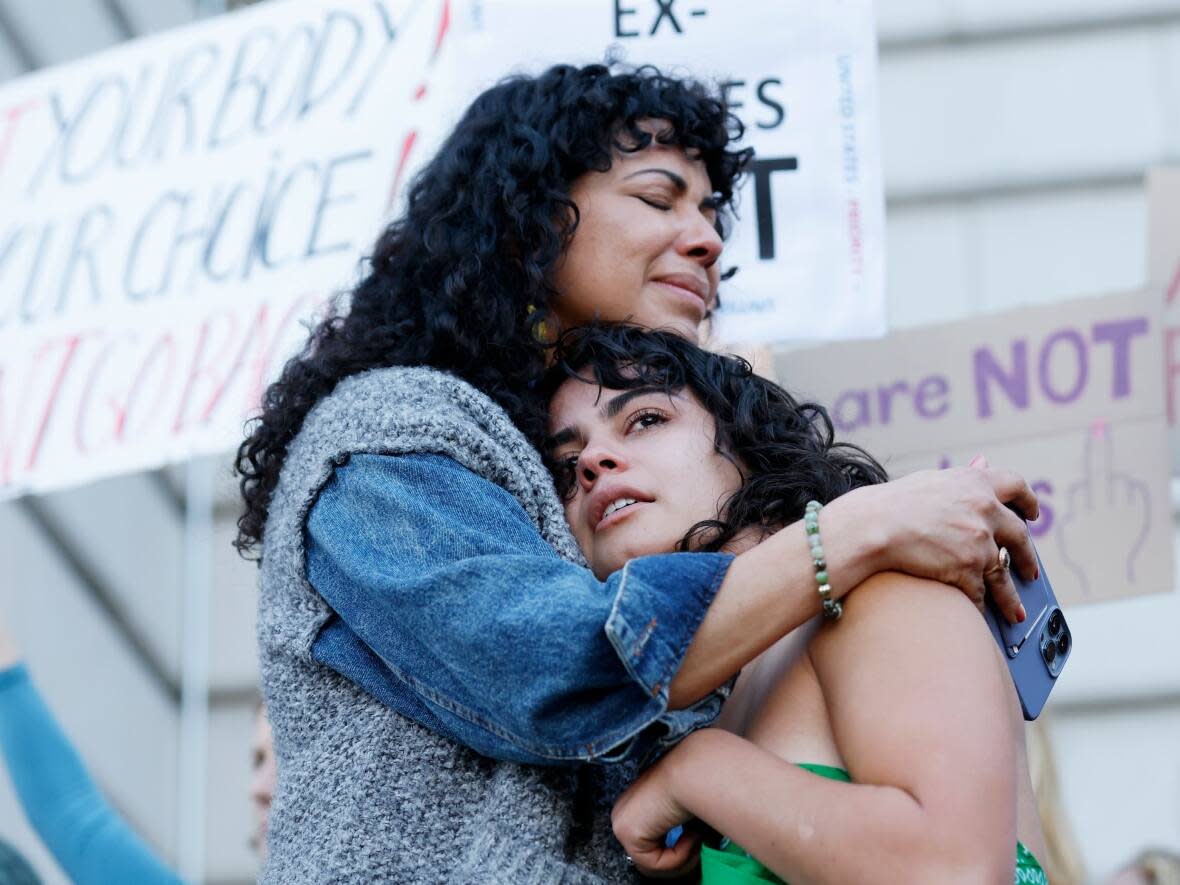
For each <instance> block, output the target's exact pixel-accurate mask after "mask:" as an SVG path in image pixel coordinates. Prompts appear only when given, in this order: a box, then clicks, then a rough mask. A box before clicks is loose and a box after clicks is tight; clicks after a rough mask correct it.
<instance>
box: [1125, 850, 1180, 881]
mask: <svg viewBox="0 0 1180 885" xmlns="http://www.w3.org/2000/svg"><path fill="white" fill-rule="evenodd" d="M1130 869H1132V870H1134V871H1135V872H1136V873H1138V874H1139V877H1140V881H1142V882H1145V883H1148V885H1180V855H1178V854H1176V853H1174V852H1172V851H1166V850H1164V849H1162V848H1148V849H1145V850H1144V851H1141V852H1140V853H1139V856H1138V857H1136V858H1135V860H1134V861H1132V862H1131V866H1130Z"/></svg>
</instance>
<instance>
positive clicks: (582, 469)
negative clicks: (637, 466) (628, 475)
mask: <svg viewBox="0 0 1180 885" xmlns="http://www.w3.org/2000/svg"><path fill="white" fill-rule="evenodd" d="M622 469H623V460H622V458H621V457H620V456H619V455H618V454H617V453H616V452H611V451H608V450H607V449H605V448H602V447H600V446H595V447H594V448H589V447H587V448H585V449H583V450H582V454H581V456H580V457H579V458H578V482H579V483H580V484H581V486H582V489H583V490H584V491H587V492H588V491H590V490H591V489H593V488H594V483H595V482H597V481H598V479H599V478H600V477H601V476H602V475H603V474H605V473H615V472H617V471H619V470H622Z"/></svg>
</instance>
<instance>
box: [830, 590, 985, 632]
mask: <svg viewBox="0 0 1180 885" xmlns="http://www.w3.org/2000/svg"><path fill="white" fill-rule="evenodd" d="M931 623H936V624H937V625H938V627H939V630H938V632H939V633H940V634H942V635H946V634H947V633H948V632H950V633H954V634H961V635H964V636H972V635H974V636H978V637H980V638H981V639H988V635H987V627H986V624H985V623H984V621H983V618H982V617H981V616H980V614H979V611H978V610H977V609H976V608H975V606H974V605H973V604H972V603H971V600H969V599H968V598H967V597H966V595H965V594H963V593H962V592H960V591H959V590H958V589H957V588H955V587H950V586H947V585H946V584H941V583H939V582H938V581H930V580H927V579H925V578H915V577H914V576H912V575H906V574H902V573H901V572H881V573H879V574H876V575H873V576H872V577H871V578H869V579H868V580H867V581H865V582H864V583H862V584H860V585H859V586H858V587H857V588H856V589H855V590H854V591H853V592H852V593H850V594H848V595H847V596H846V597H845V599H844V617H843V618H841V619H840V621H839V623H838V624H836V625H834V627H835V628H837V629H839V630H841V631H849V632H851V631H857V632H860V631H863V630H866V629H872V630H873V632H874V633H876V632H880V630H881V628H883V627H892V626H896V627H898V629H902V630H903V633H902V635H903V636H906V637H909V639H910V640H911V641H912V640H913V639H915V638H916V636H917V635H920V634H921V632H922V627H923V626H924V625H929V624H931ZM823 632H824V633H827V634H828V635H829V636H830V635H831V634H832V633H833V632H834V631H823ZM821 638H825V637H822V634H821ZM989 641H990V640H989ZM983 647H985V648H986V644H985V645H984V646H983Z"/></svg>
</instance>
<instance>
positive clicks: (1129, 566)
mask: <svg viewBox="0 0 1180 885" xmlns="http://www.w3.org/2000/svg"><path fill="white" fill-rule="evenodd" d="M1160 327H1161V319H1160V306H1159V303H1158V298H1157V297H1156V295H1155V294H1154V293H1153V292H1135V293H1126V294H1119V295H1110V296H1103V297H1097V298H1084V299H1078V300H1074V301H1068V302H1064V303H1060V304H1053V305H1047V306H1041V307H1033V308H1025V309H1020V310H1015V311H1010V312H1006V313H1002V314H994V315H989V316H979V317H974V318H972V319H970V320H966V321H962V322H956V323H949V324H945V325H938V326H930V327H927V328H920V329H914V330H908V331H905V332H899V333H896V334H891V335H889V336H888V337H887V338H885V339H882V340H879V341H866V342H848V343H843V344H834V345H829V346H825V347H821V348H813V349H810V350H800V351H795V352H792V353H786V354H780V355H779V357H778V360H777V364H776V367H777V372H778V378H779V381H780V383H782V384H783V385H784V386H786V387H787V388H788V389H790V390H792V391H795V392H797V393H799V394H801V395H805V396H808V397H811V398H813V399H815V400H817V401H818V402H820V403H822V404H824V405H825V406H827V407H828V408H829V409H830V411H831V415H832V418H833V421H834V422H835V424H836V428H837V432H838V433H839V435H840V436H841V437H843V438H847V439H849V440H851V441H853V442H857V443H859V444H861V445H863V446H864V447H865V448H867V449H868V450H869V451H870V452H872V453H873V454H874V455H876V456H877V457H878V458H879V459H881V460H882V461H883V462H884V463H885V466H886V468H887V469H888V470H889V472H890V475H891V476H900V475H904V474H905V473H908V472H910V471H912V470H917V469H921V468H936V467H945V466H951V465H965V464H967V463H968V462H969V461H970V460H971V458H972V457H974V456H975V455H977V454H984V455H986V456H987V457H988V458H989V459H990V461H991V462H992V463H993V464H995V465H997V466H1003V467H1006V468H1011V469H1013V470H1016V471H1019V472H1020V473H1021V474H1023V475H1024V477H1025V478H1026V479H1027V480H1028V481H1029V483H1030V484H1031V485H1032V487H1033V489H1034V491H1036V493H1037V495H1038V497H1039V499H1040V502H1041V517H1040V519H1039V520H1038V521H1037V522H1035V523H1033V524H1032V525H1031V527H1030V528H1031V530H1032V533H1033V537H1034V538H1035V540H1036V544H1037V547H1038V550H1039V551H1040V553H1041V557H1042V559H1043V561H1044V564H1045V568H1046V570H1047V572H1048V574H1049V575H1050V576H1051V580H1052V582H1053V586H1054V589H1055V590H1056V592H1057V596H1058V597H1059V598H1060V599H1061V600H1062V601H1063V602H1069V603H1075V604H1076V603H1084V602H1096V601H1099V600H1106V599H1113V598H1119V597H1124V596H1132V595H1142V594H1147V593H1157V592H1164V591H1168V590H1171V589H1172V518H1171V499H1170V493H1169V483H1168V454H1167V423H1166V416H1165V413H1164V399H1163V392H1162V383H1161V379H1162V377H1163V375H1162V353H1161V350H1162V348H1161V342H1162V337H1161V334H1160Z"/></svg>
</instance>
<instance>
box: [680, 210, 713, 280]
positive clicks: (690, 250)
mask: <svg viewBox="0 0 1180 885" xmlns="http://www.w3.org/2000/svg"><path fill="white" fill-rule="evenodd" d="M678 246H679V251H680V253H681V254H682V255H686V256H688V257H689V258H692V259H694V260H696V261H697V262H698V263H700V265H701V266H702V267H705V268H709V267H712V266H713V265H714V264H716V263H717V259H718V258H720V257H721V250H722V249H723V248H724V243H723V242H722V240H721V234H720V233H719V232H718V230H717V226H716V224H715V223H713V222H711V221H710V220H709V219H708V218H706V217H705V216H704V215H701V214H699V213H694V217H693V219H692V221H691V222H690V223H689V224H688V226H687V227H686V229H685V231H684V232H683V233H682V234H681V237H680V242H679V244H678Z"/></svg>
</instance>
